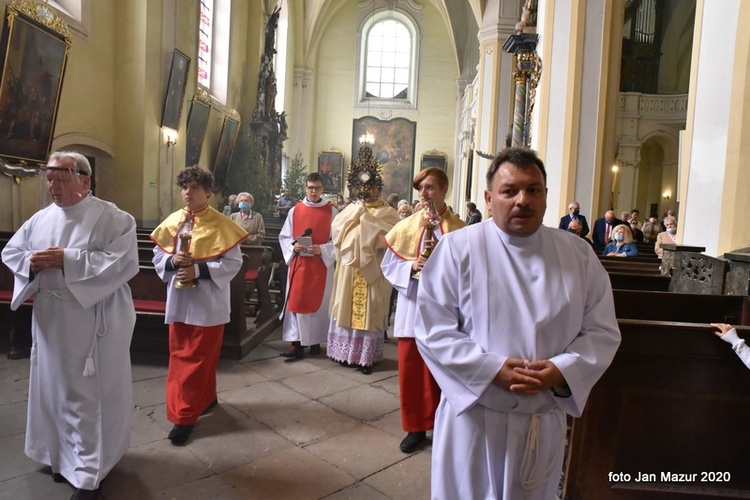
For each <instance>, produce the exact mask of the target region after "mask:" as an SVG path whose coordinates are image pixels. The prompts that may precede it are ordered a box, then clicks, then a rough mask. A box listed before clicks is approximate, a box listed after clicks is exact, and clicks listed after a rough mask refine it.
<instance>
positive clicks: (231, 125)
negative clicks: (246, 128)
mask: <svg viewBox="0 0 750 500" xmlns="http://www.w3.org/2000/svg"><path fill="white" fill-rule="evenodd" d="M239 131H240V114H239V113H238V112H237V110H235V109H232V110H230V111H228V112H227V114H226V115H224V124H223V125H222V127H221V135H220V136H219V149H218V151H217V152H216V163H215V164H214V180H215V181H216V185H217V186H223V185H224V181H225V180H226V178H227V174H228V173H229V164H230V163H231V161H232V153H233V152H234V143H235V141H236V140H237V134H238V133H239Z"/></svg>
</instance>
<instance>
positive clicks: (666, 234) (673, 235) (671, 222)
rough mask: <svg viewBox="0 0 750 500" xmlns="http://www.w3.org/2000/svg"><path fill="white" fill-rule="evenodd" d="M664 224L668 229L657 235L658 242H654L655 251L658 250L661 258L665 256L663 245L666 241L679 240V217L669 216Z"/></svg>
mask: <svg viewBox="0 0 750 500" xmlns="http://www.w3.org/2000/svg"><path fill="white" fill-rule="evenodd" d="M664 225H665V226H666V227H667V230H666V231H663V232H661V233H659V234H658V235H657V236H656V243H655V244H654V252H656V255H658V256H659V258H660V259H661V258H663V256H664V249H663V248H662V247H661V246H662V245H663V244H665V243H676V242H677V219H675V218H674V217H667V218H666V219H664Z"/></svg>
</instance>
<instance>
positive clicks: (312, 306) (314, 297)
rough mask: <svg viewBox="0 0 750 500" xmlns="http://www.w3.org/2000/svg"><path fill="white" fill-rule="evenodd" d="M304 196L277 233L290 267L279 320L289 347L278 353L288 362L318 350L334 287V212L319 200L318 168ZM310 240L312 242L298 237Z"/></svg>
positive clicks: (330, 206)
mask: <svg viewBox="0 0 750 500" xmlns="http://www.w3.org/2000/svg"><path fill="white" fill-rule="evenodd" d="M305 190H306V191H307V196H306V197H305V199H304V200H302V201H300V202H299V203H297V204H296V205H295V206H294V208H292V209H291V210H290V211H289V215H288V216H287V218H286V222H284V227H282V228H281V232H280V233H279V243H280V244H281V251H282V252H283V253H284V260H285V261H286V264H287V266H288V267H289V273H288V275H287V287H286V289H287V297H286V307H285V311H284V312H283V313H282V315H283V320H284V336H283V338H284V340H287V341H289V342H291V343H292V348H291V349H290V350H289V351H285V352H282V353H281V356H283V357H285V358H287V361H297V360H299V359H302V358H303V356H304V348H305V347H306V346H309V347H310V354H319V353H320V343H321V342H325V340H326V334H327V332H328V330H327V328H328V322H329V314H328V302H329V301H330V298H331V287H332V286H333V263H334V262H335V261H336V251H335V249H334V248H333V243H332V242H331V221H332V220H333V218H334V217H335V216H336V214H338V210H336V209H335V208H334V207H333V205H331V204H330V203H328V201H327V200H326V199H325V198H323V179H322V177H321V175H320V174H319V173H317V172H313V173H311V174H310V175H308V176H307V179H306V180H305ZM302 235H304V238H310V239H311V240H312V244H311V245H309V246H304V245H303V243H308V242H307V241H304V240H303V241H300V240H301V238H300V237H301V236H302Z"/></svg>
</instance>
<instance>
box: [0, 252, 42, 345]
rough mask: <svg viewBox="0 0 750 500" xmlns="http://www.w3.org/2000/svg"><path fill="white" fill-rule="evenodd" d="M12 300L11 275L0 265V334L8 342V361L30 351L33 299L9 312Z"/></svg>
mask: <svg viewBox="0 0 750 500" xmlns="http://www.w3.org/2000/svg"><path fill="white" fill-rule="evenodd" d="M5 243H7V239H6V240H4V241H0V250H2V248H4V247H5ZM12 298H13V273H11V272H10V269H8V268H7V266H5V264H2V263H0V332H2V335H3V336H7V338H8V339H9V340H10V351H8V359H20V358H25V357H27V356H28V355H29V352H30V350H31V312H32V306H33V303H34V297H31V298H29V299H28V300H26V301H25V302H24V303H23V304H21V306H20V307H19V308H18V309H17V310H15V311H11V310H10V302H11V299H12Z"/></svg>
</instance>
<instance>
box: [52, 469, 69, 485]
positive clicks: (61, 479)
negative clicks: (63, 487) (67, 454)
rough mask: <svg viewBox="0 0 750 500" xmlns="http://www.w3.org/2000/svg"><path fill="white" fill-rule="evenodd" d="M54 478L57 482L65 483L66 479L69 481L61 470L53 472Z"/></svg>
mask: <svg viewBox="0 0 750 500" xmlns="http://www.w3.org/2000/svg"><path fill="white" fill-rule="evenodd" d="M52 480H53V481H54V482H56V483H64V482H65V481H67V479H65V476H63V475H62V474H60V473H59V472H53V473H52Z"/></svg>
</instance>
